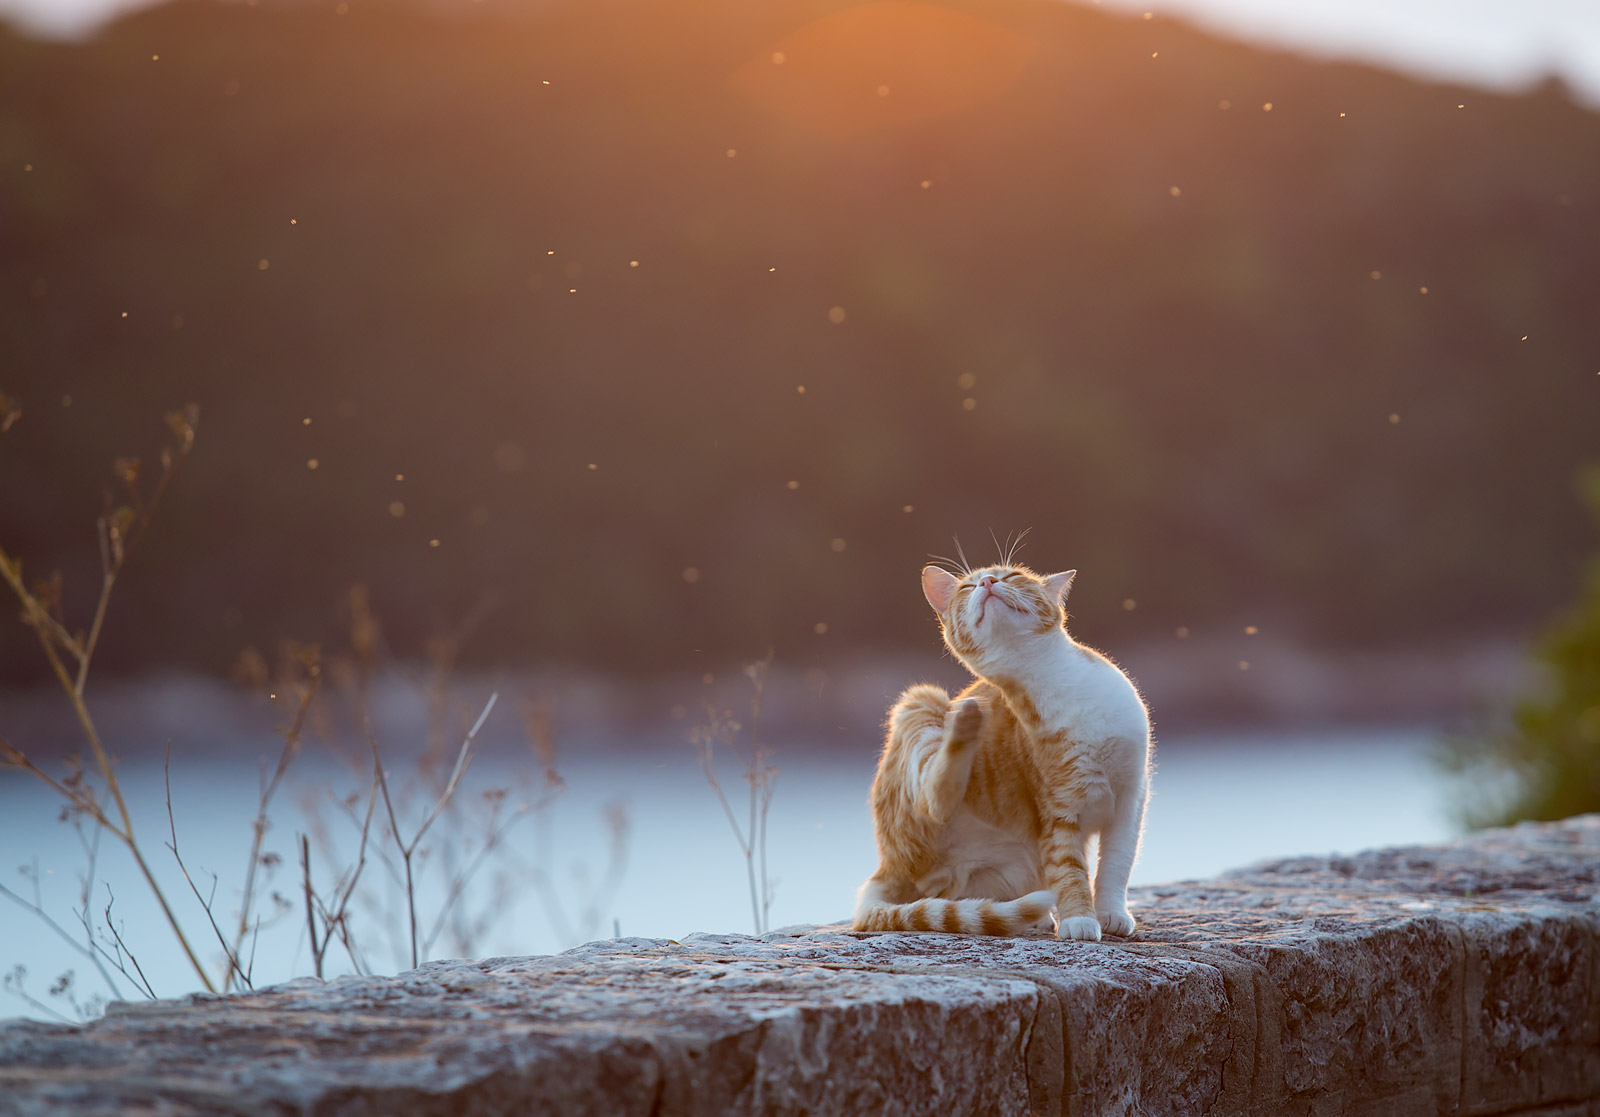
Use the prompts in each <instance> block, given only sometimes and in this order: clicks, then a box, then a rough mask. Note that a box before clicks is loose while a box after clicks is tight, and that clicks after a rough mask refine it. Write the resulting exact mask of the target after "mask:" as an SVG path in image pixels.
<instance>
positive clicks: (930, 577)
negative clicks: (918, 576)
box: [922, 566, 961, 617]
mask: <svg viewBox="0 0 1600 1117" xmlns="http://www.w3.org/2000/svg"><path fill="white" fill-rule="evenodd" d="M960 584H961V579H959V578H957V577H956V576H955V575H954V574H952V573H950V571H948V570H944V569H942V568H940V567H937V566H924V567H923V568H922V596H924V597H926V598H927V599H928V604H929V605H932V606H933V611H934V612H935V613H938V614H939V615H940V616H941V617H942V616H944V615H945V614H946V613H948V612H949V611H950V599H951V598H953V597H954V596H955V595H956V586H958V585H960Z"/></svg>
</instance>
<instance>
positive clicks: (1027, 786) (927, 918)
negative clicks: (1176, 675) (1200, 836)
mask: <svg viewBox="0 0 1600 1117" xmlns="http://www.w3.org/2000/svg"><path fill="white" fill-rule="evenodd" d="M1073 573H1074V572H1073V571H1067V572H1066V573H1064V574H1055V575H1051V576H1049V577H1042V576H1040V575H1038V574H1035V573H1034V572H1032V571H1031V570H1027V569H1026V568H1023V567H1019V566H1014V565H1011V564H1009V563H1003V564H1000V565H997V566H991V567H985V568H984V569H982V570H978V571H963V572H962V573H961V574H960V575H955V574H951V573H950V572H948V571H946V570H942V569H940V568H938V567H933V566H930V567H928V568H926V569H925V570H924V571H923V591H924V593H925V594H926V596H927V598H928V601H929V603H930V604H931V605H933V607H934V611H935V612H936V613H938V614H939V619H940V623H941V625H942V628H943V631H944V638H945V643H946V644H947V645H948V646H949V647H950V650H951V651H952V652H954V653H955V655H956V656H957V657H958V658H959V659H960V660H961V661H962V662H963V663H965V664H966V665H967V666H968V667H969V668H970V669H971V670H972V672H973V673H974V674H975V675H977V676H978V679H977V681H975V682H974V683H972V685H971V686H969V687H967V688H966V689H965V690H964V691H962V692H961V694H960V695H959V696H958V698H957V699H956V701H955V702H953V703H952V701H951V700H950V697H949V695H948V694H946V693H945V691H943V690H942V689H940V688H938V687H935V686H928V685H918V686H913V687H911V688H909V689H908V690H907V691H906V692H905V693H904V694H902V695H901V696H900V700H899V701H898V702H897V703H896V704H895V706H894V709H893V710H892V711H891V712H890V715H889V734H888V740H887V743H886V744H885V746H884V751H883V755H882V757H881V759H880V760H879V763H878V773H877V776H876V778H875V779H874V780H873V785H872V815H873V823H874V828H875V830H876V833H877V840H878V851H879V857H880V866H879V868H878V871H877V872H876V873H874V874H873V875H872V877H871V878H869V879H868V880H867V882H866V883H865V884H864V885H863V886H862V888H861V895H860V899H859V901H858V903H857V907H856V916H855V924H854V925H855V928H856V929H857V930H860V931H890V930H908V931H959V932H965V933H968V934H987V935H1012V934H1018V933H1020V932H1022V931H1025V930H1027V929H1029V928H1030V927H1033V926H1035V925H1038V924H1041V923H1042V922H1043V920H1044V919H1045V918H1046V917H1047V916H1048V915H1050V913H1051V909H1052V907H1053V908H1054V909H1055V913H1056V917H1057V933H1058V934H1059V935H1060V936H1061V937H1063V938H1076V939H1098V938H1099V937H1100V934H1101V931H1102V930H1105V931H1108V932H1110V933H1112V934H1118V935H1125V934H1129V933H1131V932H1132V930H1133V927H1134V920H1133V917H1132V916H1131V915H1129V914H1128V910H1127V898H1126V894H1127V882H1128V874H1129V872H1130V871H1131V869H1132V867H1133V862H1134V858H1135V856H1136V855H1137V852H1138V843H1139V837H1140V831H1141V830H1142V828H1143V823H1144V807H1145V799H1146V796H1147V792H1148V787H1149V751H1150V726H1149V718H1148V715H1147V714H1146V712H1145V707H1144V703H1143V701H1142V700H1141V699H1140V697H1139V695H1138V692H1137V691H1136V690H1135V689H1134V687H1133V684H1132V682H1131V681H1130V680H1129V679H1128V678H1127V676H1126V675H1124V674H1123V673H1122V672H1121V671H1120V670H1119V669H1118V668H1117V667H1116V666H1115V665H1114V664H1112V663H1111V662H1110V661H1109V660H1108V659H1106V658H1105V657H1104V656H1102V655H1100V654H1099V653H1098V652H1096V651H1094V650H1092V649H1090V648H1087V647H1084V646H1083V645H1081V644H1078V643H1077V642H1076V641H1074V640H1073V639H1072V638H1071V637H1070V636H1069V635H1068V634H1067V632H1066V627H1065V621H1066V615H1065V611H1064V608H1063V602H1064V600H1065V597H1066V593H1067V590H1068V588H1069V587H1070V586H1071V583H1072V578H1073ZM1096 836H1098V839H1099V854H1100V856H1099V866H1098V869H1097V872H1096V874H1095V882H1094V884H1093V885H1092V886H1091V883H1090V878H1089V863H1088V851H1087V846H1088V843H1089V842H1090V840H1091V839H1092V838H1094V837H1096Z"/></svg>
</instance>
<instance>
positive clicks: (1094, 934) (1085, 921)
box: [1056, 915, 1100, 942]
mask: <svg viewBox="0 0 1600 1117" xmlns="http://www.w3.org/2000/svg"><path fill="white" fill-rule="evenodd" d="M1056 938H1058V939H1075V940H1077V941H1079V942H1099V941H1100V921H1099V920H1098V919H1095V918H1094V917H1093V916H1089V915H1069V916H1067V918H1065V919H1063V920H1062V921H1061V922H1060V923H1058V924H1056Z"/></svg>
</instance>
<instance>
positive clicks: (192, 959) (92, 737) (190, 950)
mask: <svg viewBox="0 0 1600 1117" xmlns="http://www.w3.org/2000/svg"><path fill="white" fill-rule="evenodd" d="M30 596H31V595H30ZM35 631H36V632H38V636H39V643H40V645H41V646H43V648H44V654H45V658H47V659H48V660H49V661H50V666H51V668H52V669H53V670H54V671H55V673H56V678H57V679H59V680H60V682H61V686H62V688H63V689H64V690H65V691H66V692H67V698H68V699H69V700H70V701H71V703H72V708H73V711H74V712H75V713H76V714H77V715H78V724H79V725H81V726H82V727H83V732H84V736H85V737H87V738H88V740H89V747H90V748H91V749H92V750H93V751H94V759H95V763H96V764H97V765H99V767H100V774H101V775H102V776H104V777H105V781H106V786H107V787H108V788H109V789H110V790H111V796H112V798H113V799H114V800H115V801H116V804H117V813H118V814H119V815H120V816H121V818H122V827H121V829H118V828H116V827H114V826H113V827H111V832H112V833H113V834H114V835H116V837H117V838H118V839H119V840H120V841H121V842H122V844H123V845H125V846H126V847H127V849H128V852H129V853H131V854H132V855H133V861H134V864H136V865H138V866H139V872H140V873H142V874H143V875H144V879H145V883H146V884H147V885H149V886H150V892H151V894H152V895H153V896H155V898H156V903H158V904H160V905H161V914H162V915H163V916H165V917H166V920H167V926H169V927H171V928H172V934H173V936H174V937H175V938H176V939H177V940H178V945H179V946H181V947H183V953H184V955H185V956H186V957H187V958H188V959H189V964H190V965H191V966H193V967H194V972H195V973H196V974H197V975H198V976H199V978H200V982H201V984H202V985H204V986H205V987H206V992H208V993H215V992H216V991H217V987H216V986H215V985H214V984H213V983H212V981H211V975H210V974H208V973H207V972H206V968H205V966H203V965H202V964H201V962H200V959H199V957H198V956H197V955H196V954H195V952H194V947H192V946H190V945H189V938H188V936H187V935H185V934H184V933H183V926H182V924H180V923H179V922H178V917H177V916H176V915H175V914H173V911H172V905H171V904H169V903H168V902H167V896H166V893H165V892H163V891H162V890H161V885H159V884H157V883H156V878H155V874H154V873H153V872H151V871H150V865H149V863H148V862H146V861H145V859H144V851H143V850H141V849H140V848H139V842H138V840H137V839H136V838H135V837H134V835H133V819H132V817H131V816H130V815H129V814H128V804H127V802H126V801H125V800H124V799H123V797H122V785H121V784H120V783H119V782H118V781H117V773H116V769H114V768H113V767H112V766H111V760H110V758H109V757H108V756H107V755H106V750H105V748H104V746H102V745H101V743H100V734H99V732H98V731H97V730H96V729H95V726H94V718H92V717H91V716H90V715H89V707H88V706H86V705H85V704H84V701H83V695H82V694H81V693H79V691H78V690H77V688H76V687H75V686H74V685H73V682H72V680H71V678H70V677H69V676H68V674H67V671H66V668H65V667H64V666H63V665H62V663H61V657H60V656H58V655H57V654H56V650H55V648H54V647H53V646H52V645H51V643H50V640H49V639H48V638H47V636H46V635H45V633H44V632H43V631H40V630H37V629H36V630H35Z"/></svg>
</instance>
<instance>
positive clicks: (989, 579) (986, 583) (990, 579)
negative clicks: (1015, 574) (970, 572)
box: [978, 574, 994, 589]
mask: <svg viewBox="0 0 1600 1117" xmlns="http://www.w3.org/2000/svg"><path fill="white" fill-rule="evenodd" d="M978 585H980V586H982V587H983V588H984V589H988V588H989V587H990V586H992V585H994V575H993V574H985V575H984V576H983V577H981V578H979V579H978Z"/></svg>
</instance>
